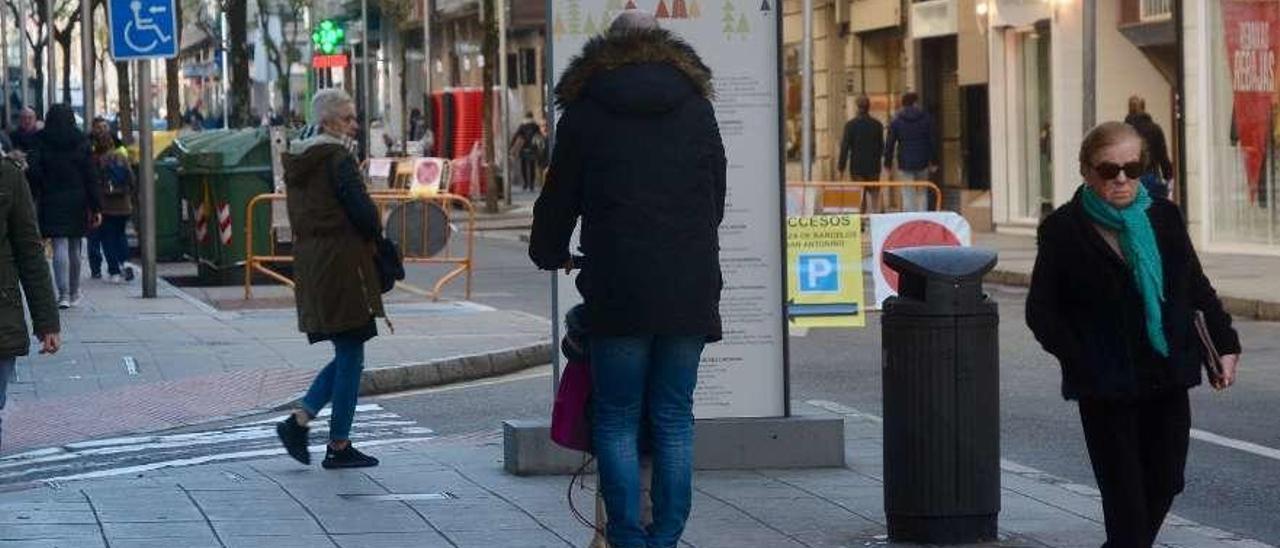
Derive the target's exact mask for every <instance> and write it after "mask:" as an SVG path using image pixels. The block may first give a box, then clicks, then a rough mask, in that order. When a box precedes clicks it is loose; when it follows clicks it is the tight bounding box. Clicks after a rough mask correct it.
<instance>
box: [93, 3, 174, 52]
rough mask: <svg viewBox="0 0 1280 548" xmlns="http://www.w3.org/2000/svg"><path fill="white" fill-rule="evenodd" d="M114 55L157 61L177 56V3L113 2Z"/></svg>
mask: <svg viewBox="0 0 1280 548" xmlns="http://www.w3.org/2000/svg"><path fill="white" fill-rule="evenodd" d="M108 4H109V7H110V13H109V14H108V15H109V18H110V20H111V21H110V22H111V56H112V57H113V58H115V60H117V61H121V60H125V59H158V58H168V57H173V56H175V55H177V53H178V41H177V26H178V24H177V19H176V9H175V8H176V6H175V5H174V0H110V1H109V3H108Z"/></svg>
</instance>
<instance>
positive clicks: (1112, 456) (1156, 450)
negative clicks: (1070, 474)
mask: <svg viewBox="0 0 1280 548" xmlns="http://www.w3.org/2000/svg"><path fill="white" fill-rule="evenodd" d="M1080 421H1081V423H1083V424H1084V437H1085V442H1086V443H1087V444H1088V446H1089V460H1090V461H1091V462H1092V464H1093V475H1094V477H1095V478H1097V480H1098V488H1099V490H1101V491H1102V511H1103V515H1104V516H1105V518H1106V522H1107V543H1106V544H1105V545H1103V547H1104V548H1149V547H1150V546H1151V544H1152V543H1153V542H1155V539H1156V535H1157V533H1159V532H1160V526H1161V525H1162V524H1163V523H1164V518H1165V516H1166V515H1167V514H1168V513H1169V507H1170V506H1172V505H1173V498H1174V497H1175V496H1176V495H1177V494H1178V493H1181V492H1182V487H1183V470H1184V469H1185V468H1186V464H1187V444H1188V440H1189V437H1190V431H1191V406H1190V403H1189V402H1188V400H1187V391H1186V390H1175V391H1174V392H1172V393H1168V394H1163V395H1161V396H1158V397H1155V398H1149V399H1142V400H1125V401H1111V400H1081V401H1080Z"/></svg>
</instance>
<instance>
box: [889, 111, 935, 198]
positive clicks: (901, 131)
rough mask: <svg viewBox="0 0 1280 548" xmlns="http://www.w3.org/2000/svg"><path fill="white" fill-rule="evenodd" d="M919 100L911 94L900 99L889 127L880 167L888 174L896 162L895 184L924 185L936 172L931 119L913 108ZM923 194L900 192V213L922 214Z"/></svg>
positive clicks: (927, 114)
mask: <svg viewBox="0 0 1280 548" xmlns="http://www.w3.org/2000/svg"><path fill="white" fill-rule="evenodd" d="M919 101H920V96H919V95H917V94H916V93H915V92H914V91H909V92H907V93H905V94H903V95H902V109H901V110H899V111H898V115H897V116H894V117H893V121H892V122H890V123H889V142H888V144H887V145H886V146H885V149H884V167H885V169H886V170H889V171H892V170H893V168H894V161H895V160H896V161H897V168H898V169H897V171H896V172H894V179H896V180H898V181H928V180H929V179H930V176H931V175H932V174H933V172H934V171H935V170H936V169H937V162H936V160H935V159H936V158H937V155H936V154H937V153H936V151H937V143H935V142H934V135H933V117H932V116H929V113H928V112H925V111H924V109H922V108H920V106H919V105H918V104H917V103H919ZM925 194H926V193H923V192H920V191H918V190H916V189H913V188H903V189H902V209H903V210H904V211H924V210H925V209H927V208H928V206H927V205H926V204H925V201H924V200H923V199H921V197H922V196H923V197H927V196H926V195H925Z"/></svg>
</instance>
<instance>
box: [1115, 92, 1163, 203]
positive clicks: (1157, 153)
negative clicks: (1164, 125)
mask: <svg viewBox="0 0 1280 548" xmlns="http://www.w3.org/2000/svg"><path fill="white" fill-rule="evenodd" d="M1124 123H1126V124H1129V125H1131V126H1133V129H1136V130H1138V135H1141V136H1142V140H1143V141H1144V142H1145V143H1146V145H1147V155H1148V162H1147V165H1146V167H1145V171H1143V173H1142V181H1141V182H1142V186H1144V187H1147V193H1148V194H1150V195H1151V197H1152V198H1162V199H1168V198H1169V189H1170V188H1171V187H1172V185H1171V184H1170V182H1172V181H1173V162H1172V161H1171V160H1169V146H1168V145H1167V144H1166V142H1165V140H1164V130H1162V129H1160V125H1159V124H1157V123H1156V121H1155V120H1153V119H1152V118H1151V115H1150V114H1147V101H1146V100H1145V99H1143V98H1142V97H1139V96H1137V95H1134V96H1132V97H1130V98H1129V115H1128V116H1126V117H1125V119H1124Z"/></svg>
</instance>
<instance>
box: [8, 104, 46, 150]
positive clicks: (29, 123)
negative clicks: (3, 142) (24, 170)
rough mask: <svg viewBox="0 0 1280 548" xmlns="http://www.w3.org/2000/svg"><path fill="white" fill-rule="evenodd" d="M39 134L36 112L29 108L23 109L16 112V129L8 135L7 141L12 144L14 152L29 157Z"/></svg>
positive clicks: (34, 148) (37, 141)
mask: <svg viewBox="0 0 1280 548" xmlns="http://www.w3.org/2000/svg"><path fill="white" fill-rule="evenodd" d="M39 133H40V122H39V121H38V120H36V111H34V110H31V108H30V107H24V108H23V109H22V110H21V111H19V112H18V127H16V128H14V129H13V131H11V132H10V133H9V140H10V141H12V142H13V148H14V149H15V150H17V151H18V152H21V153H22V154H24V155H25V156H30V155H31V153H32V152H35V150H36V146H37V144H38V143H39V140H38V139H37V138H36V135H38V134H39Z"/></svg>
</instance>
